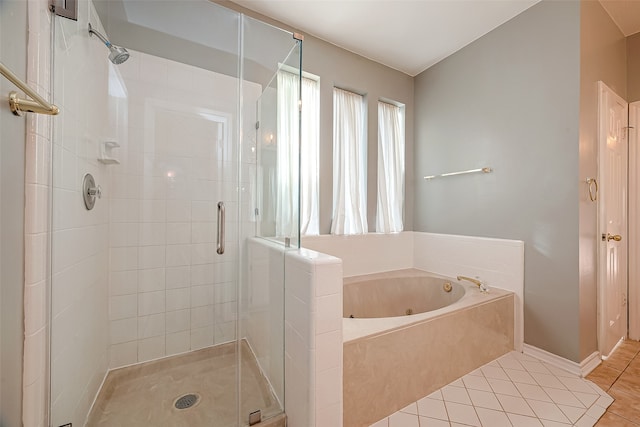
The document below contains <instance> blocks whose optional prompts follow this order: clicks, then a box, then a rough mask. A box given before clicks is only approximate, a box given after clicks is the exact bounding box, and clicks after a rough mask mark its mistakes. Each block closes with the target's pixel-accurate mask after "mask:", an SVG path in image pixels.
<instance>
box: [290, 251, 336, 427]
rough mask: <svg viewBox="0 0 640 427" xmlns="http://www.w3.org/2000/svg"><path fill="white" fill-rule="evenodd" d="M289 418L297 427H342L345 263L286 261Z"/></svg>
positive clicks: (307, 254) (294, 254) (321, 257)
mask: <svg viewBox="0 0 640 427" xmlns="http://www.w3.org/2000/svg"><path fill="white" fill-rule="evenodd" d="M285 258H286V262H285V276H286V278H287V279H286V281H285V365H284V367H285V381H286V384H285V412H286V413H287V420H288V421H287V422H288V425H290V426H293V427H342V410H343V405H342V359H343V357H342V351H343V350H342V349H343V344H342V262H341V261H340V260H339V259H337V258H335V257H333V256H330V255H326V254H322V253H318V252H315V251H311V250H308V249H299V250H292V251H289V252H287V253H286V255H285Z"/></svg>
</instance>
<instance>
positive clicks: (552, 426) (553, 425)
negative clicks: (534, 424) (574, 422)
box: [540, 420, 571, 427]
mask: <svg viewBox="0 0 640 427" xmlns="http://www.w3.org/2000/svg"><path fill="white" fill-rule="evenodd" d="M540 422H541V423H542V425H543V426H544V427H567V426H570V425H571V424H565V423H559V422H557V421H550V420H540Z"/></svg>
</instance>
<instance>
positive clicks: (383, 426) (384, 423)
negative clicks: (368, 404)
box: [369, 418, 389, 427]
mask: <svg viewBox="0 0 640 427" xmlns="http://www.w3.org/2000/svg"><path fill="white" fill-rule="evenodd" d="M369 427H389V418H385V419H384V420H380V421H378V422H377V423H375V424H371V425H370V426H369Z"/></svg>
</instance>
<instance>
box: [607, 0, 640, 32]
mask: <svg viewBox="0 0 640 427" xmlns="http://www.w3.org/2000/svg"><path fill="white" fill-rule="evenodd" d="M600 4H602V6H603V7H604V8H605V10H606V11H607V12H608V13H609V16H611V19H613V22H615V23H616V25H617V26H618V28H620V31H622V33H623V34H624V35H625V37H629V36H630V35H632V34H635V33H637V32H640V1H637V0H600Z"/></svg>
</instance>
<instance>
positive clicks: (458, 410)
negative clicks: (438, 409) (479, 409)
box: [445, 402, 480, 427]
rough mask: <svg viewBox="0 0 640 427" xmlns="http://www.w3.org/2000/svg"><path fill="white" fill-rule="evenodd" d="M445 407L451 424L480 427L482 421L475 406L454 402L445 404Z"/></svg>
mask: <svg viewBox="0 0 640 427" xmlns="http://www.w3.org/2000/svg"><path fill="white" fill-rule="evenodd" d="M445 405H446V406H447V413H448V414H449V420H450V421H451V422H454V423H461V424H466V425H470V426H477V427H480V420H479V419H478V416H477V415H476V411H475V409H474V408H473V406H469V405H462V404H460V403H453V402H445Z"/></svg>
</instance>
